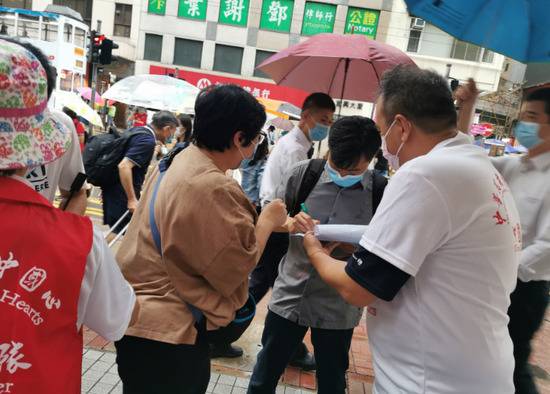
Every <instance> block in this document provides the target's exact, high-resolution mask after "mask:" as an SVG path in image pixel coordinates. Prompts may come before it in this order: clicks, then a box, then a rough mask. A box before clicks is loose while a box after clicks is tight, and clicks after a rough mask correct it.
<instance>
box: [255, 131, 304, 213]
mask: <svg viewBox="0 0 550 394" xmlns="http://www.w3.org/2000/svg"><path fill="white" fill-rule="evenodd" d="M311 146H312V144H311V141H309V140H308V139H307V137H306V136H305V134H304V132H303V131H302V130H301V129H300V128H299V127H298V126H296V127H295V128H294V129H292V130H291V131H290V132H289V133H288V134H287V135H285V136H283V137H281V138H280V139H279V141H278V142H277V143H276V144H275V147H274V148H273V151H272V152H271V153H270V155H269V157H268V159H267V164H266V166H265V170H264V175H263V177H262V184H261V186H260V201H261V204H262V206H264V205H265V204H267V203H269V202H270V201H273V200H274V199H275V198H277V197H276V195H277V188H279V187H281V186H282V185H283V183H284V182H285V180H286V177H285V175H286V173H287V172H288V171H289V170H290V168H291V167H292V166H294V165H295V164H297V163H299V162H301V161H304V160H307V153H308V151H309V150H310V149H311Z"/></svg>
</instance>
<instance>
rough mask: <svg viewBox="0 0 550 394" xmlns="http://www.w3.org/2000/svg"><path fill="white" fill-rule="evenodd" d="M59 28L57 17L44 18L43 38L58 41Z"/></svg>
mask: <svg viewBox="0 0 550 394" xmlns="http://www.w3.org/2000/svg"><path fill="white" fill-rule="evenodd" d="M57 28H58V23H57V21H56V20H55V19H49V18H47V17H43V18H42V40H44V41H50V42H53V41H57Z"/></svg>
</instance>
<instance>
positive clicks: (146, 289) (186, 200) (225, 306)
mask: <svg viewBox="0 0 550 394" xmlns="http://www.w3.org/2000/svg"><path fill="white" fill-rule="evenodd" d="M157 177H158V169H155V170H154V172H153V174H152V176H151V177H150V178H149V180H148V181H147V183H146V184H145V187H144V190H143V193H142V196H141V200H140V203H139V206H138V208H137V210H136V212H135V213H134V215H133V217H132V221H131V223H130V227H129V230H128V232H127V234H126V236H125V237H124V240H123V241H122V244H121V246H120V249H119V251H118V253H117V256H116V257H117V261H118V262H119V265H120V268H121V270H122V273H123V274H124V276H125V278H126V279H127V280H128V282H130V284H131V285H132V287H133V288H134V290H135V292H136V296H137V302H138V303H139V306H140V310H139V315H138V316H137V319H136V321H135V322H134V324H132V325H131V326H130V327H129V328H128V331H127V332H126V335H132V336H137V337H142V338H148V339H152V340H157V341H161V342H167V343H173V344H193V343H195V340H196V334H197V332H196V330H195V328H194V321H193V317H192V315H191V312H190V311H189V309H188V308H187V306H186V302H188V303H190V304H192V305H194V306H196V307H197V308H199V309H200V310H201V311H203V313H204V314H205V316H206V318H207V321H208V328H209V329H212V328H216V327H222V326H225V325H227V324H228V323H229V322H230V321H231V320H233V319H234V315H235V311H236V310H237V309H239V308H240V307H241V306H243V305H244V304H245V302H246V300H247V298H248V275H249V273H250V272H251V271H252V269H253V268H254V266H255V265H256V263H257V261H258V258H259V254H258V246H257V244H256V237H255V222H256V219H257V215H256V212H255V209H254V207H253V205H252V204H251V203H250V202H249V201H248V199H247V198H246V195H245V194H244V193H243V191H242V189H241V187H240V186H239V184H238V183H237V182H235V181H234V180H233V179H232V178H230V177H227V176H226V175H225V174H224V173H223V172H221V171H220V170H219V169H218V167H216V165H215V164H214V163H213V162H212V160H211V159H210V158H209V157H208V156H206V155H205V154H204V153H202V152H201V151H200V150H199V149H198V148H197V147H196V146H193V145H191V146H190V147H189V148H187V149H185V150H184V151H183V152H181V153H180V154H178V156H176V158H175V159H174V161H173V162H172V165H171V166H170V168H169V169H168V171H167V172H166V175H165V176H164V178H163V180H162V182H161V184H160V187H159V191H158V195H157V199H156V204H155V218H156V222H157V226H158V229H159V232H160V237H161V243H162V250H163V258H161V256H160V255H159V253H158V252H157V249H156V247H155V244H154V241H153V238H152V236H151V228H150V226H149V203H150V199H151V194H152V191H153V189H154V186H155V183H156V181H157Z"/></svg>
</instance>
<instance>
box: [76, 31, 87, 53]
mask: <svg viewBox="0 0 550 394" xmlns="http://www.w3.org/2000/svg"><path fill="white" fill-rule="evenodd" d="M85 41H86V32H85V31H84V30H83V29H80V28H78V27H75V28H74V44H75V45H76V46H79V47H81V48H84V43H85Z"/></svg>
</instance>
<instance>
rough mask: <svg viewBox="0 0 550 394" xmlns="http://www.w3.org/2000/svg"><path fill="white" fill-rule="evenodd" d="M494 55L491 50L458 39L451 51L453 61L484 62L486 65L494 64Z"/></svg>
mask: <svg viewBox="0 0 550 394" xmlns="http://www.w3.org/2000/svg"><path fill="white" fill-rule="evenodd" d="M494 55H495V54H494V52H493V51H491V50H489V49H486V48H482V47H480V46H477V45H474V44H470V43H468V42H464V41H460V40H457V39H455V40H454V42H453V48H452V50H451V57H452V58H453V59H460V60H469V61H471V62H479V61H482V62H484V63H492V62H493V59H494Z"/></svg>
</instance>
